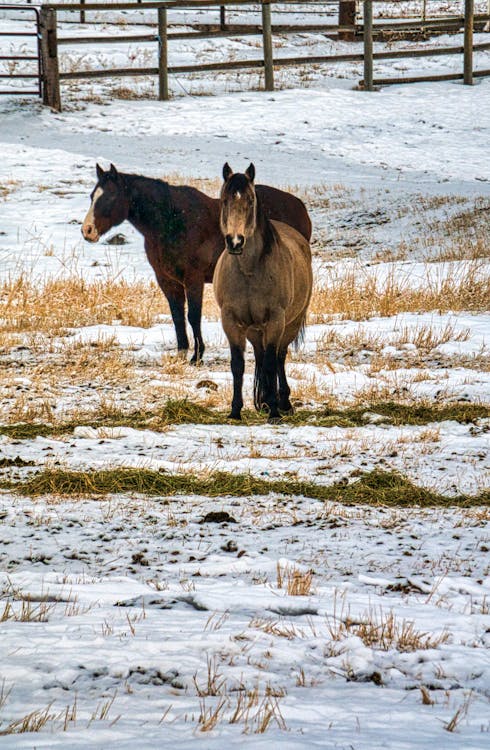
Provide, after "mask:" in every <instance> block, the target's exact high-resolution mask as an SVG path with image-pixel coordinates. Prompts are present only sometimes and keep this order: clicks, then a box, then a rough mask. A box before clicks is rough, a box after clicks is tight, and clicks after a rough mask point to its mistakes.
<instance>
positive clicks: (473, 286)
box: [308, 261, 490, 324]
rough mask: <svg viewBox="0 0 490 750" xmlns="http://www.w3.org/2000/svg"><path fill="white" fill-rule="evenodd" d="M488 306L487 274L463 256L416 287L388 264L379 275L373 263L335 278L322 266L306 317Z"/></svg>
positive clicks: (480, 309) (361, 316)
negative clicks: (459, 263) (323, 274)
mask: <svg viewBox="0 0 490 750" xmlns="http://www.w3.org/2000/svg"><path fill="white" fill-rule="evenodd" d="M489 307H490V278H489V277H488V275H486V274H484V273H482V264H481V263H478V262H476V261H475V262H468V263H466V264H464V266H463V267H462V268H460V269H459V270H458V271H457V272H456V271H455V273H454V274H452V275H447V276H445V277H444V278H440V279H435V278H434V277H431V276H430V275H429V273H428V274H427V278H426V283H425V284H423V285H422V284H420V285H419V286H417V287H416V288H414V287H412V286H410V284H409V283H408V281H403V280H400V279H399V278H397V276H396V273H395V270H394V269H393V270H392V271H391V272H390V273H389V274H388V275H387V276H386V277H381V276H380V275H379V274H378V273H377V271H376V269H375V268H374V269H373V268H368V269H366V268H365V267H362V266H358V267H353V268H352V269H349V270H348V272H347V273H345V274H343V275H342V276H341V277H340V278H339V276H338V271H337V269H335V268H334V269H327V278H326V283H324V284H323V285H322V286H317V287H316V288H314V289H313V295H312V299H311V304H310V309H309V316H308V317H309V323H310V324H311V323H322V322H326V321H328V320H331V318H332V316H336V317H337V318H341V319H344V320H346V319H348V320H367V319H368V318H371V317H374V316H381V317H389V316H392V315H398V314H399V313H404V312H412V313H420V312H429V311H437V312H439V313H444V312H450V311H452V312H456V311H462V310H464V311H468V312H483V311H487V310H488V309H489Z"/></svg>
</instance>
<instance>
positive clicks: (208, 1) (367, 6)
mask: <svg viewBox="0 0 490 750" xmlns="http://www.w3.org/2000/svg"><path fill="white" fill-rule="evenodd" d="M401 1H403V0H401ZM373 2H376V0H363V6H364V12H363V24H362V26H361V28H362V34H361V36H362V38H363V42H364V51H363V53H353V54H341V55H318V56H308V57H305V56H303V57H280V58H274V57H273V47H272V34H273V27H272V19H271V6H272V5H276V3H273V2H270V0H262V2H261V3H259V4H258V5H259V7H260V9H261V14H262V23H261V26H260V27H258V29H257V30H256V31H255V33H261V35H262V48H263V54H262V57H261V58H259V59H252V60H251V59H248V60H232V61H221V62H215V63H199V64H193V65H178V66H171V65H169V61H168V42H169V41H171V40H172V39H176V38H178V39H182V38H194V37H195V36H196V35H197V34H199V37H200V38H205V37H208V36H217V35H220V36H229V35H230V34H231V35H233V36H235V35H236V31H235V30H234V27H233V29H231V30H230V29H226V28H225V29H223V28H220V29H218V30H213V29H204V30H201V31H198V32H196V31H191V32H174V33H169V30H168V19H167V11H168V10H170V9H176V8H178V9H192V8H213V7H216V8H222V7H224V8H226V7H230V8H231V7H242V6H251V5H257V3H251V2H250V0H167V1H166V2H151V1H150V2H145V3H144V4H140V5H139V4H137V3H135V2H134V0H133V2H112V3H50V4H46V5H44V6H42V8H41V22H40V28H41V52H42V58H43V65H42V69H43V87H42V88H43V101H44V103H45V104H47V105H48V106H50V107H52V108H53V109H56V110H60V109H61V94H60V81H62V80H74V79H96V78H112V77H138V76H158V81H159V86H158V91H159V98H160V99H161V100H167V99H168V98H169V84H168V77H169V74H181V73H195V72H203V73H207V72H213V71H227V70H236V69H245V68H259V69H263V70H264V75H265V89H266V91H272V90H273V89H274V67H281V66H298V65H304V64H305V63H306V64H311V65H312V64H319V63H320V64H327V63H328V64H335V63H340V62H362V61H363V62H364V79H363V80H362V81H361V82H360V85H359V88H362V89H364V90H367V91H372V90H374V89H375V88H376V86H380V85H387V84H390V83H408V82H415V81H438V80H455V79H458V78H461V79H463V81H464V83H465V84H468V85H470V84H472V83H473V77H474V76H488V75H490V70H482V71H476V72H475V71H473V50H474V49H475V50H486V49H490V42H489V43H483V44H478V45H474V44H473V28H474V24H475V20H476V21H478V22H479V23H485V22H488V21H489V20H490V15H484V14H478V15H476V14H475V12H474V0H465V7H464V15H462V16H453V17H451V18H449V19H436V20H439V21H441V22H442V21H443V22H444V23H446V24H447V23H448V22H450V23H451V24H454V26H452V28H453V29H454V30H455V31H456V30H459V29H460V28H461V27H464V45H463V46H461V45H459V46H454V47H441V48H424V49H420V48H419V49H403V50H386V51H382V52H376V53H374V52H373V38H374V37H375V36H376V35H377V34H379V32H380V31H383V30H387V29H389V31H390V32H393V31H398V30H407V29H409V28H412V29H414V28H417V29H418V30H420V29H421V28H422V29H424V28H426V27H430V26H431V21H430V19H426V21H425V22H424V21H418V20H417V21H416V22H414V21H412V22H411V23H410V22H407V21H403V22H398V23H397V22H390V23H389V24H387V23H381V24H379V23H376V24H374V23H373ZM287 4H291V5H296V6H298V5H306V4H311V2H308V1H307V0H281V3H280V5H287ZM137 7H139V8H141V7H144V8H145V10H154V11H156V15H157V20H158V33H157V34H156V35H140V36H137V37H136V36H128V35H122V36H120V35H118V36H113V37H110V38H109V37H103V41H104V42H105V43H106V42H107V43H110V42H114V41H118V42H121V41H140V42H141V41H148V42H157V43H158V67H145V68H112V69H103V70H84V71H76V70H75V71H70V72H62V73H60V72H59V65H58V48H59V46H60V45H63V44H73V43H75V42H76V43H77V44H94V43H100V42H101V38H100V37H78V38H77V39H76V40H75V39H74V38H72V37H71V38H70V37H65V38H64V39H63V38H60V39H58V36H57V11H80V10H82V9H83V10H84V11H91V10H97V11H98V12H100V11H114V10H134V9H135V8H137ZM440 25H441V28H445V29H446V28H447V26H446V27H443V26H442V23H441V24H440ZM324 28H325V26H323V29H324ZM328 28H329V30H330V31H331V32H332V33H333V32H335V33H358V32H359V27H358V26H357V25H353V24H351V25H345V26H340V25H338V24H337V25H329V26H328ZM288 30H289V31H291V32H293V31H294V30H297V27H296V28H295V27H293V26H290V27H289V29H288ZM274 31H277V29H276V27H274ZM281 33H287V31H286V32H284V31H283V30H282V29H281ZM452 54H463V71H462V72H461V73H449V74H443V75H426V76H423V77H411V78H389V79H378V80H375V79H374V78H373V61H374V60H381V59H400V58H410V57H426V56H434V55H452Z"/></svg>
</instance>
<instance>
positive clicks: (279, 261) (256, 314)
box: [213, 164, 313, 422]
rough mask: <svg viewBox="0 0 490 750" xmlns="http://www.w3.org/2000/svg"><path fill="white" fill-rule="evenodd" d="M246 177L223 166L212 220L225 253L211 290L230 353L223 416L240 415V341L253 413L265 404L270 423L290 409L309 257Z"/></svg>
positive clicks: (298, 236) (307, 249) (309, 280)
mask: <svg viewBox="0 0 490 750" xmlns="http://www.w3.org/2000/svg"><path fill="white" fill-rule="evenodd" d="M254 177H255V167H254V165H253V164H250V166H249V168H248V169H247V171H246V172H245V174H233V172H232V170H231V168H230V166H229V165H228V164H225V165H224V167H223V179H224V185H223V187H222V190H221V213H220V221H221V231H222V232H223V235H224V237H225V243H226V248H225V249H226V252H224V253H223V254H222V255H221V257H220V259H219V261H218V263H217V265H216V271H215V273H214V282H213V284H214V293H215V296H216V300H217V302H218V305H219V306H220V308H221V321H222V323H223V329H224V332H225V334H226V337H227V338H228V341H229V344H230V351H231V371H232V373H233V401H232V404H231V413H230V418H232V419H240V417H241V410H242V407H243V399H242V384H243V373H244V369H245V363H244V356H243V353H244V351H245V345H246V339H248V340H249V341H250V342H251V344H252V346H253V348H254V354H255V382H254V402H255V407H256V409H258V410H259V409H261V408H262V407H263V406H265V407H266V408H267V410H268V412H269V421H272V422H275V421H277V420H278V419H279V417H280V414H279V411H282V412H287V413H288V412H289V413H290V412H291V411H292V406H291V402H290V400H289V394H290V392H291V391H290V388H289V386H288V382H287V380H286V372H285V361H286V355H287V351H288V346H289V344H290V343H291V342H292V341H295V340H298V339H300V338H301V336H302V334H303V331H304V326H305V318H306V311H307V309H308V305H309V302H310V297H311V289H312V285H313V275H312V270H311V251H310V246H309V243H308V242H307V240H306V239H305V238H304V237H303V235H302V234H300V233H299V232H297V231H296V230H295V229H293V228H292V227H291V226H288V225H287V224H284V223H282V222H280V221H271V220H269V219H268V218H267V215H266V213H265V211H264V209H263V207H262V202H261V199H260V196H259V195H258V193H257V190H256V188H255V187H254V184H253V181H254ZM278 381H279V388H278Z"/></svg>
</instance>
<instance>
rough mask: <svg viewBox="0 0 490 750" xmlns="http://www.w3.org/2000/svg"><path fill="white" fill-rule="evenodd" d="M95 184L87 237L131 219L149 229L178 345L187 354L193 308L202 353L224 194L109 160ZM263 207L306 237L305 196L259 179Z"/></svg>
mask: <svg viewBox="0 0 490 750" xmlns="http://www.w3.org/2000/svg"><path fill="white" fill-rule="evenodd" d="M96 173H97V184H96V185H95V188H94V189H93V191H92V193H91V196H90V200H91V205H90V208H89V211H88V213H87V215H86V217H85V220H84V222H83V225H82V234H83V236H84V238H85V239H86V240H88V241H89V242H97V241H98V240H99V239H100V238H101V237H102V235H104V234H105V233H106V232H107V231H109V229H112V227H115V226H118V225H119V224H121V223H122V222H123V221H125V220H126V219H127V220H128V221H129V222H130V223H131V224H132V225H133V226H134V227H135V228H136V229H137V230H138V231H139V232H140V233H141V234H142V235H143V237H144V241H145V251H146V255H147V258H148V261H149V262H150V265H151V266H152V268H153V271H154V273H155V276H156V280H157V282H158V285H159V286H160V289H161V290H162V292H163V294H164V295H165V297H166V298H167V300H168V304H169V307H170V312H171V315H172V320H173V323H174V326H175V333H176V336H177V349H178V352H179V354H181V355H182V356H186V355H187V351H188V349H189V340H188V338H187V331H186V322H185V305H186V302H187V316H188V320H189V323H190V325H191V327H192V331H193V334H194V354H193V356H192V358H191V363H192V364H197V363H199V362H200V361H201V359H202V356H203V353H204V342H203V338H202V333H201V312H202V298H203V291H204V284H205V283H210V282H211V281H212V278H213V273H214V269H215V266H216V263H217V261H218V258H219V256H220V255H221V253H222V252H223V238H222V235H221V230H220V224H219V199H217V198H210V197H209V196H208V195H206V194H205V193H203V192H201V191H200V190H197V189H196V188H194V187H190V186H187V185H169V183H168V182H165V181H163V180H158V179H153V178H150V177H144V176H143V175H137V174H126V173H124V172H119V171H118V170H117V169H116V167H115V166H114V165H113V164H111V166H110V169H109V170H107V171H104V170H103V169H102V168H101V167H100V166H99V165H98V164H97V165H96ZM256 189H257V192H258V195H259V196H260V198H261V201H262V204H263V206H264V210H265V211H266V212H267V214H268V215H270V216H271V217H272V218H274V219H278V220H280V221H284V222H286V223H288V224H291V226H293V227H295V229H297V230H298V231H299V232H301V233H302V234H303V235H304V236H305V237H306V238H307V239H309V238H310V236H311V221H310V217H309V216H308V212H307V210H306V207H305V205H304V203H303V202H302V201H301V200H300V199H299V198H297V197H295V196H294V195H292V194H291V193H287V192H284V191H283V190H278V189H277V188H273V187H270V186H266V185H257V186H256Z"/></svg>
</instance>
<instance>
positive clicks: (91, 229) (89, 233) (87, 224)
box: [82, 187, 104, 242]
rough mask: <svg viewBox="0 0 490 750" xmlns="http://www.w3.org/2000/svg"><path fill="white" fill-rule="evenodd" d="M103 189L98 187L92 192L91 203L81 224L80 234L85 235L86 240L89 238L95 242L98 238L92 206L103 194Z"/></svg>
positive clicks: (93, 206)
mask: <svg viewBox="0 0 490 750" xmlns="http://www.w3.org/2000/svg"><path fill="white" fill-rule="evenodd" d="M103 192H104V191H103V190H102V188H101V187H98V188H97V190H96V191H95V193H94V197H93V198H92V204H91V206H90V208H89V210H88V213H87V215H86V217H85V221H84V222H83V226H82V234H83V236H84V237H85V239H86V240H91V241H92V242H96V241H97V240H98V239H99V233H98V232H97V229H96V228H95V219H94V208H95V204H96V203H97V201H98V199H99V198H100V196H101V195H102V194H103Z"/></svg>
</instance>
